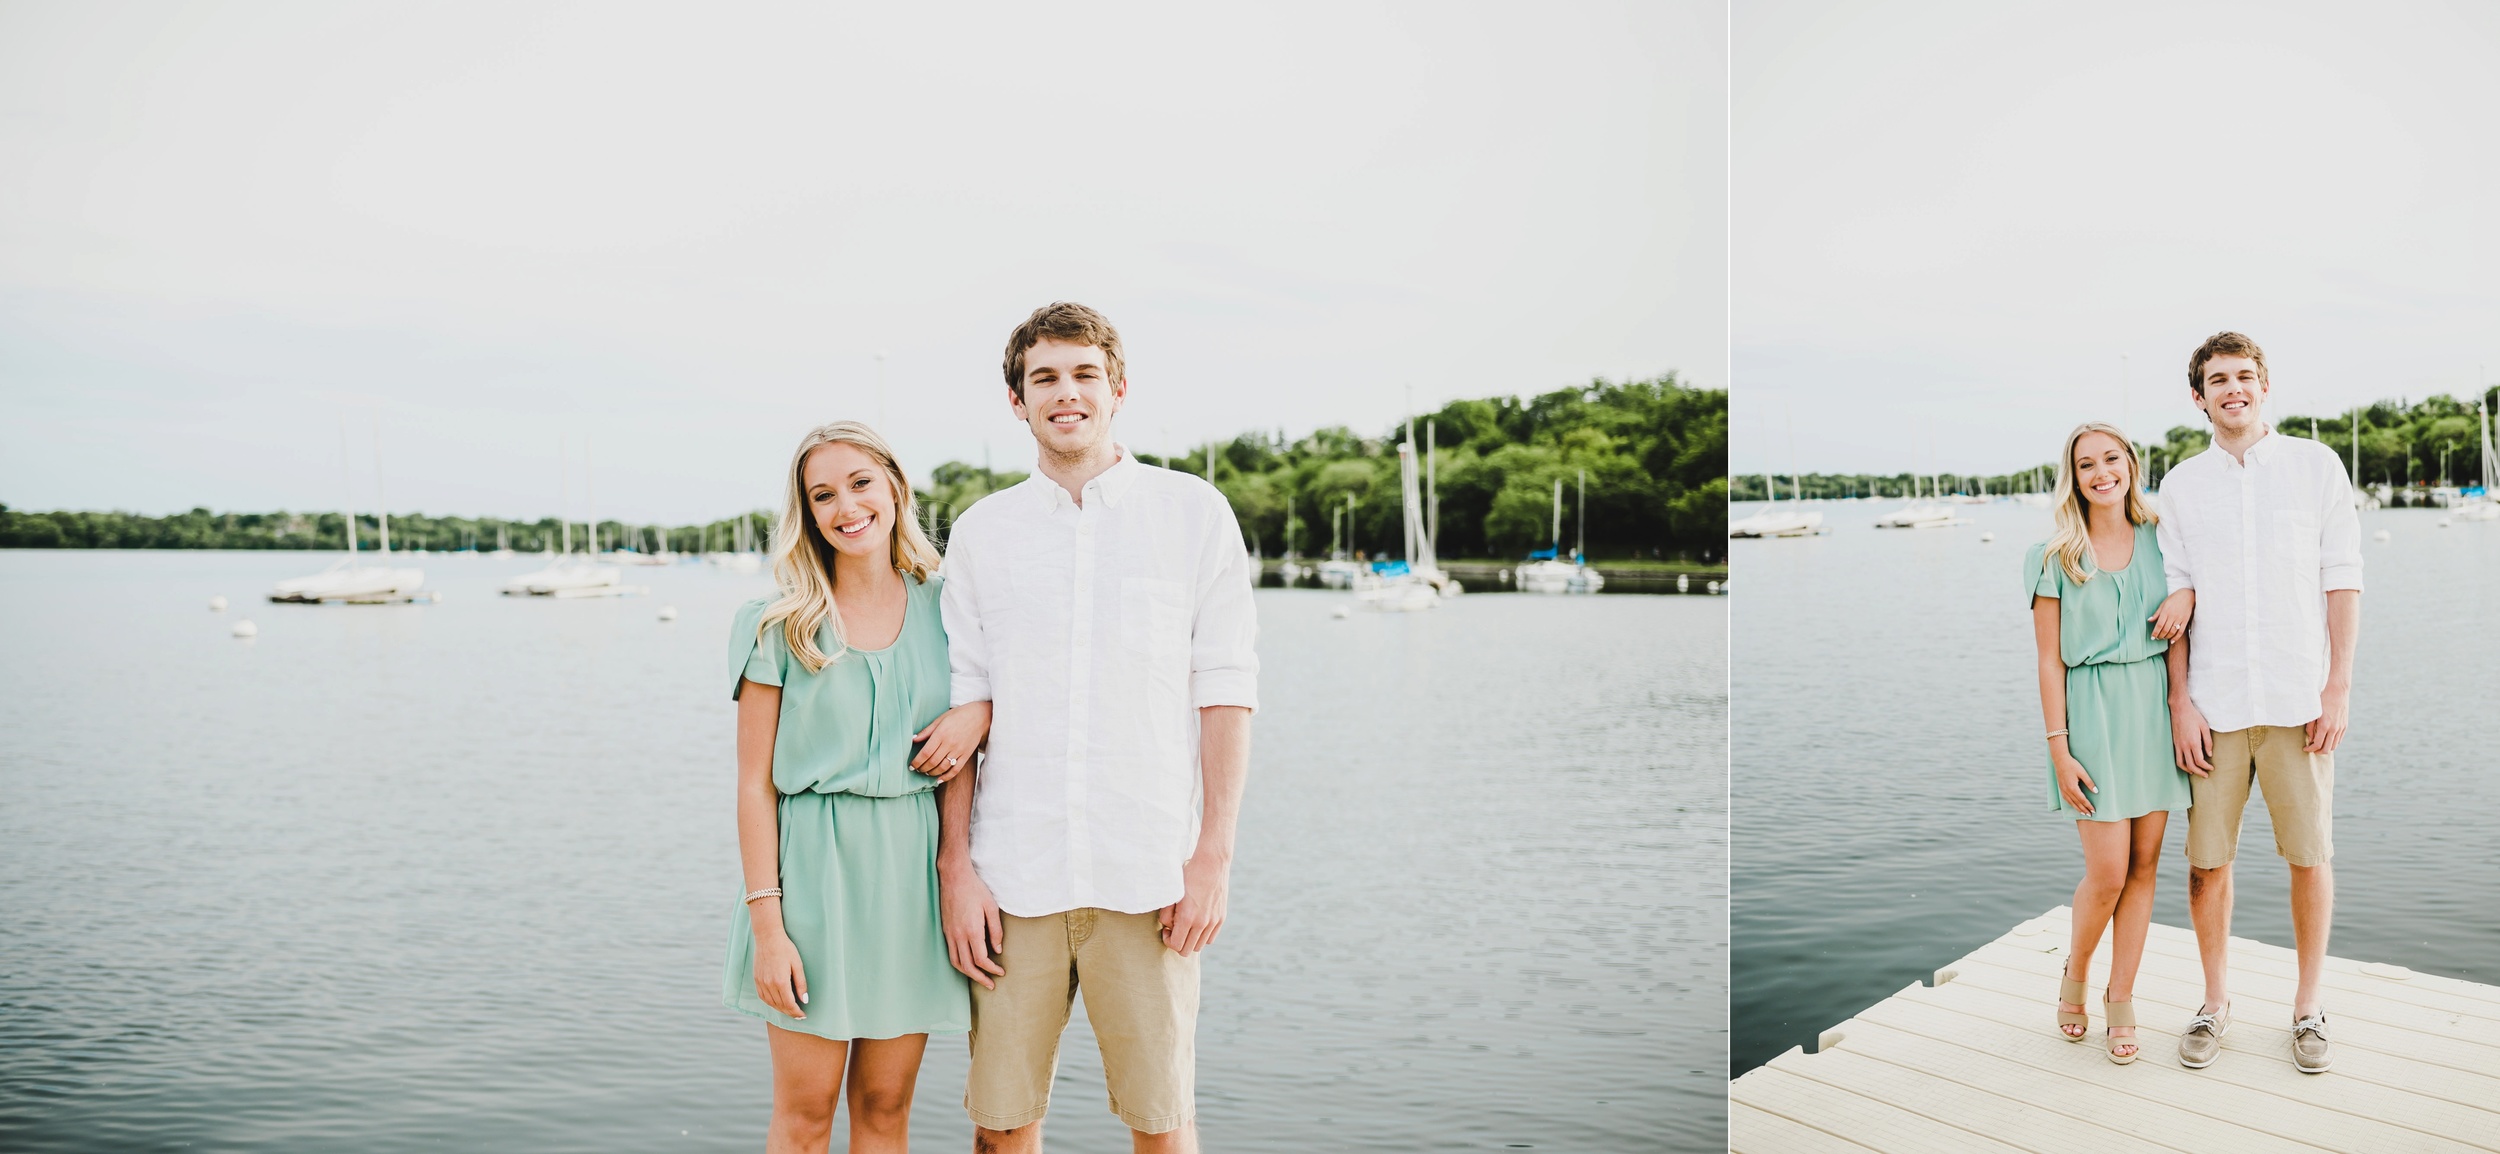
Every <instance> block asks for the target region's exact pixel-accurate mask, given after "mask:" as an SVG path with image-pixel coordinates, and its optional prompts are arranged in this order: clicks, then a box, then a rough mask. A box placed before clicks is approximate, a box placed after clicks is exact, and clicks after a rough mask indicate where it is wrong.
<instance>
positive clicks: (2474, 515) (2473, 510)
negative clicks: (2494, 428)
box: [2455, 397, 2500, 521]
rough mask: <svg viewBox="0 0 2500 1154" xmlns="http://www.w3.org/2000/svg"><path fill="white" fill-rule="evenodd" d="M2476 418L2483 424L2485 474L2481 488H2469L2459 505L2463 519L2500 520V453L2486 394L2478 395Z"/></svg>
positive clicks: (2475, 400)
mask: <svg viewBox="0 0 2500 1154" xmlns="http://www.w3.org/2000/svg"><path fill="white" fill-rule="evenodd" d="M2474 420H2475V424H2477V425H2478V426H2480V430H2479V431H2480V433H2481V440H2482V450H2483V475H2482V478H2481V480H2482V484H2481V486H2480V487H2479V488H2475V489H2467V490H2465V491H2464V492H2463V493H2462V494H2460V495H2461V496H2462V497H2463V498H2464V502H2463V503H2462V504H2460V505H2458V506H2457V509H2456V514H2455V515H2456V519H2457V520H2459V521H2500V453H2494V452H2493V451H2492V440H2491V411H2490V410H2489V409H2486V408H2484V407H2483V403H2482V398H2481V397H2476V398H2474Z"/></svg>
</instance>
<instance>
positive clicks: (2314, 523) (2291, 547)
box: [2265, 509, 2318, 592]
mask: <svg viewBox="0 0 2500 1154" xmlns="http://www.w3.org/2000/svg"><path fill="white" fill-rule="evenodd" d="M2268 528H2270V529H2272V530H2273V533H2272V536H2273V538H2274V539H2273V540H2272V541H2271V542H2268V548H2267V549H2266V550H2265V554H2266V559H2267V560H2268V561H2271V562H2273V563H2274V565H2275V566H2276V567H2277V569H2276V571H2277V572H2279V573H2281V574H2282V575H2283V578H2284V580H2285V582H2286V584H2288V585H2289V586H2290V587H2291V588H2292V589H2293V590H2294V591H2295V592H2298V591H2304V590H2306V591H2315V590H2316V589H2317V587H2318V515H2317V514H2316V513H2313V512H2310V511H2308V510H2305V509H2284V510H2281V511H2279V512H2277V513H2275V515H2274V524H2272V525H2271V526H2268Z"/></svg>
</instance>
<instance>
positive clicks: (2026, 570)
mask: <svg viewBox="0 0 2500 1154" xmlns="http://www.w3.org/2000/svg"><path fill="white" fill-rule="evenodd" d="M2034 596H2040V597H2056V598H2060V599H2063V598H2064V597H2065V596H2066V568H2065V566H2063V565H2059V564H2056V563H2054V562H2052V561H2050V560H2049V543H2048V542H2046V541H2041V542H2038V543H2036V544H2034V545H2032V547H2031V551H2030V552H2028V553H2025V554H2023V602H2024V603H2025V604H2029V603H2030V601H2031V599H2032V597H2034Z"/></svg>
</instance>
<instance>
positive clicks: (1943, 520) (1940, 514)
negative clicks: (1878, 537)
mask: <svg viewBox="0 0 2500 1154" xmlns="http://www.w3.org/2000/svg"><path fill="white" fill-rule="evenodd" d="M1918 481H1919V479H1918V478H1917V477H1915V476H1913V477H1911V478H1910V503H1909V504H1907V505H1903V506H1902V507H1900V508H1898V509H1895V510H1893V511H1892V512H1889V513H1886V514H1884V515H1883V516H1881V517H1877V518H1876V519H1875V527H1876V528H1878V529H1945V528H1950V527H1952V526H1955V525H1968V524H1970V520H1969V519H1968V518H1965V517H1956V516H1954V515H1953V509H1952V507H1951V506H1948V505H1945V504H1943V503H1942V502H1940V501H1938V500H1934V499H1930V498H1926V497H1922V496H1921V494H1920V493H1919V490H1918ZM1930 484H1933V481H1932V480H1931V481H1930Z"/></svg>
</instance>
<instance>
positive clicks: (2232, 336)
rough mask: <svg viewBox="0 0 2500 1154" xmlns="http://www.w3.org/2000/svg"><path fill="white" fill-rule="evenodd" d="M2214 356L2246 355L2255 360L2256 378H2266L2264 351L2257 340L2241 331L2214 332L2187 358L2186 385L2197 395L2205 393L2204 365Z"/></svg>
mask: <svg viewBox="0 0 2500 1154" xmlns="http://www.w3.org/2000/svg"><path fill="white" fill-rule="evenodd" d="M2215 357H2247V358H2248V359H2249V360H2252V361H2255V362H2257V379H2258V380H2261V381H2262V380H2265V379H2266V351H2265V350H2264V349H2261V348H2258V347H2257V342H2255V341H2252V340H2250V339H2248V337H2247V336H2246V335H2245V334H2241V333H2215V334H2214V335H2212V336H2210V337H2206V338H2205V343H2204V344H2201V345H2198V346H2196V355H2195V356H2192V357H2189V358H2188V387H2189V388H2191V389H2194V390H2196V395H2197V396H2200V397H2201V396H2204V395H2205V365H2206V363H2207V362H2209V361H2211V360H2213V359H2214V358H2215Z"/></svg>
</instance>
